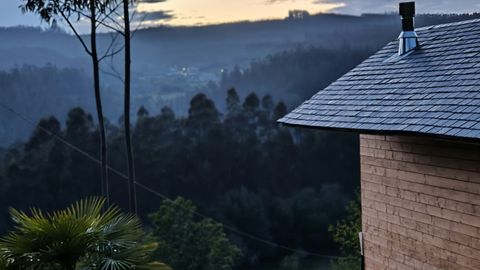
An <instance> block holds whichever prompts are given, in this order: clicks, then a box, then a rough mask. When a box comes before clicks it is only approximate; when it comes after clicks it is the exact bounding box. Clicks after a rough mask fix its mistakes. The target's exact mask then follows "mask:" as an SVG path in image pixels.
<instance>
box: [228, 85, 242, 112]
mask: <svg viewBox="0 0 480 270" xmlns="http://www.w3.org/2000/svg"><path fill="white" fill-rule="evenodd" d="M226 103H227V113H228V115H230V116H235V115H236V114H237V113H239V111H240V97H239V96H238V94H237V91H236V90H235V88H230V89H229V90H228V91H227V98H226Z"/></svg>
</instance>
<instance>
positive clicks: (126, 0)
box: [122, 0, 137, 213]
mask: <svg viewBox="0 0 480 270" xmlns="http://www.w3.org/2000/svg"><path fill="white" fill-rule="evenodd" d="M122 1H123V23H124V40H125V44H124V46H125V51H124V52H125V68H124V72H125V75H124V79H125V81H124V91H125V93H124V95H125V96H124V98H125V100H124V112H123V114H124V118H123V119H124V126H125V147H126V151H127V163H128V194H129V197H128V198H129V208H130V211H131V212H133V213H136V212H137V194H136V186H135V165H134V160H133V149H132V139H131V134H130V96H131V43H130V41H131V33H130V1H132V3H133V0H122Z"/></svg>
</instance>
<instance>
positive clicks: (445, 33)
mask: <svg viewBox="0 0 480 270" xmlns="http://www.w3.org/2000/svg"><path fill="white" fill-rule="evenodd" d="M416 31H417V34H418V36H419V42H420V44H421V47H420V48H419V49H416V50H415V51H413V52H410V53H408V54H406V55H403V56H398V55H397V50H398V40H395V41H392V42H390V43H389V44H388V45H387V46H385V47H384V48H383V49H381V50H380V51H379V52H377V53H376V54H374V55H373V56H371V57H370V58H368V59H367V60H365V61H364V62H363V63H361V64H360V65H359V66H357V67H356V68H354V69H353V70H351V71H350V72H348V73H347V74H345V75H344V76H343V77H341V78H340V79H339V80H337V81H336V82H334V83H332V84H331V85H330V86H328V87H327V88H326V89H324V90H323V91H320V92H319V93H317V94H316V95H314V96H313V97H312V98H311V99H310V100H307V101H306V102H304V103H303V104H302V105H301V106H299V107H298V108H296V109H295V110H294V111H292V112H291V113H289V114H288V115H286V116H285V117H284V118H282V119H280V120H279V122H281V123H284V124H287V125H294V126H306V127H316V128H327V129H341V130H350V131H357V132H361V133H423V134H431V135H440V136H449V137H461V138H470V139H480V20H478V19H477V20H470V21H463V22H458V23H451V24H443V25H436V26H430V27H424V28H419V29H417V30H416Z"/></svg>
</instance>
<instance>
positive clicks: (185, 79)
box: [0, 14, 478, 146]
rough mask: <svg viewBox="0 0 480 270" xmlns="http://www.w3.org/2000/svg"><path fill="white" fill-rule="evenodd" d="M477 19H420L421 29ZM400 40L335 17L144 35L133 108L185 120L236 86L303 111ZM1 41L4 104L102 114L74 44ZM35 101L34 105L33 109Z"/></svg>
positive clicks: (23, 38)
mask: <svg viewBox="0 0 480 270" xmlns="http://www.w3.org/2000/svg"><path fill="white" fill-rule="evenodd" d="M476 17H478V14H472V15H420V16H418V17H417V24H418V25H420V26H422V25H429V24H436V23H444V22H450V21H458V20H464V19H471V18H476ZM398 31H399V22H398V16H396V15H364V16H360V17H356V16H345V15H333V14H319V15H311V16H307V17H305V18H303V19H285V20H272V21H260V22H243V23H231V24H224V25H213V26H201V27H173V28H172V27H160V28H152V29H142V30H139V31H138V32H137V33H136V34H135V38H134V39H133V42H134V44H133V49H134V52H133V57H134V59H135V60H134V62H133V69H134V70H133V71H134V76H133V99H132V102H133V107H134V108H135V109H138V108H139V107H140V106H142V105H143V106H145V107H146V108H147V109H149V110H155V109H156V108H158V107H162V106H165V105H168V106H169V107H170V108H172V110H173V111H174V112H175V113H176V114H177V115H181V116H185V115H186V112H187V110H188V102H189V100H190V99H191V98H192V97H193V96H194V95H195V94H196V93H198V92H204V93H207V94H208V95H209V96H210V97H211V98H212V100H214V101H215V103H216V104H217V106H218V108H219V109H220V111H222V112H223V111H224V109H225V103H224V102H223V100H222V95H223V93H224V92H225V91H226V90H227V89H229V88H230V87H235V88H236V89H237V90H238V93H239V95H240V96H241V97H242V98H243V97H246V95H248V93H250V92H251V91H255V92H257V93H259V94H261V95H265V94H270V95H272V96H273V97H274V98H276V99H281V100H283V101H284V102H285V103H286V104H287V105H289V106H290V107H294V106H295V105H298V104H299V103H300V102H301V101H303V100H304V99H306V98H308V97H310V96H311V95H313V94H314V93H315V92H317V91H318V90H320V89H322V88H324V87H325V86H327V85H328V84H329V83H331V82H332V81H334V80H335V79H337V78H338V77H340V76H341V75H342V74H344V73H345V72H347V71H348V70H349V69H351V68H352V67H354V66H355V65H357V64H358V63H360V62H361V61H362V60H363V59H365V58H366V57H368V56H369V55H370V54H372V53H373V52H375V50H376V49H378V48H380V47H381V46H383V45H384V44H385V43H386V42H388V41H389V40H392V39H394V38H396V36H397V35H398ZM0 35H1V36H2V42H0V69H4V70H5V71H1V72H0V88H1V90H2V92H1V101H2V102H4V103H7V104H9V106H11V107H12V108H13V109H15V110H17V111H19V112H21V113H24V114H26V115H28V116H29V117H32V118H33V119H34V120H35V121H38V120H39V119H40V118H41V117H44V116H46V115H54V116H56V117H57V118H59V119H60V120H65V115H66V114H67V112H68V110H69V109H71V108H73V107H75V106H81V107H82V108H84V109H85V110H86V111H87V112H89V113H93V112H94V111H93V110H92V108H93V107H94V102H93V94H92V90H90V88H91V82H90V73H89V72H86V70H88V68H89V64H88V61H87V60H88V59H86V58H85V56H84V55H83V54H82V48H81V46H80V45H79V43H78V42H76V41H75V40H74V39H73V37H72V36H69V35H67V34H65V33H62V32H59V31H57V30H56V31H42V30H40V29H32V28H25V27H16V28H1V29H0ZM108 37H109V35H101V36H100V37H99V39H100V43H101V44H104V45H105V44H108V39H109V38H108ZM420 41H421V38H420ZM19 44H21V45H19ZM48 63H54V64H55V65H54V66H53V64H48ZM114 63H115V62H114ZM24 64H27V66H25V67H22V66H23V65H24ZM15 65H17V67H15ZM109 66H110V61H106V62H104V65H103V67H102V70H106V71H108V70H109ZM120 70H121V69H120ZM102 74H103V75H104V76H103V77H102V84H103V85H104V87H103V89H104V92H103V94H104V96H105V97H108V98H105V113H106V116H107V117H108V118H109V119H111V121H112V122H116V121H117V119H119V117H120V116H121V113H120V111H121V110H120V108H121V104H122V100H121V98H117V97H119V95H118V94H117V93H118V90H119V89H120V88H121V84H120V83H119V81H118V80H117V79H115V78H113V77H111V76H109V75H108V73H102ZM71 82H75V83H73V84H72V83H71ZM30 100H32V102H29V106H24V105H23V104H24V102H25V101H30ZM52 101H54V102H52ZM0 127H1V129H0V146H7V145H9V144H11V143H13V142H14V141H15V140H16V139H26V138H27V137H28V134H29V133H30V132H31V131H32V130H31V128H29V127H28V126H26V125H25V124H24V123H22V121H21V120H19V119H17V118H12V117H9V116H6V114H4V113H2V114H0Z"/></svg>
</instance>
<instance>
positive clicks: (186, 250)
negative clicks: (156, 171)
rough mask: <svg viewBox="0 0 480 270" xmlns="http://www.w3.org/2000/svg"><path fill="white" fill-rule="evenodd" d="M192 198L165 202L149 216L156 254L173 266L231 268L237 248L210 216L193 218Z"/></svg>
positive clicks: (184, 269)
mask: <svg viewBox="0 0 480 270" xmlns="http://www.w3.org/2000/svg"><path fill="white" fill-rule="evenodd" d="M196 210H197V209H196V207H195V206H194V205H193V203H192V202H191V201H188V200H185V199H183V198H177V199H176V200H175V201H164V202H163V203H162V205H161V206H160V210H159V211H158V212H156V213H154V214H152V215H150V219H151V221H152V225H153V237H154V239H155V240H156V241H158V249H157V250H156V252H155V255H156V257H157V258H158V259H160V260H161V261H164V262H166V263H167V264H169V265H170V266H172V268H173V269H182V270H211V269H215V270H230V269H233V268H234V266H235V263H236V261H237V259H238V258H239V257H240V254H241V252H240V250H239V249H238V248H237V247H236V246H234V245H233V244H231V243H230V242H229V240H228V238H227V237H226V235H225V232H224V231H223V227H222V225H221V224H219V223H217V222H215V221H213V220H211V219H203V218H202V219H199V220H198V219H196V218H195V216H194V212H195V211H196Z"/></svg>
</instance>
